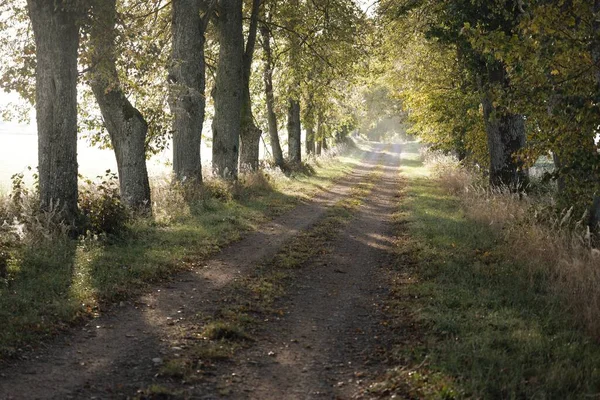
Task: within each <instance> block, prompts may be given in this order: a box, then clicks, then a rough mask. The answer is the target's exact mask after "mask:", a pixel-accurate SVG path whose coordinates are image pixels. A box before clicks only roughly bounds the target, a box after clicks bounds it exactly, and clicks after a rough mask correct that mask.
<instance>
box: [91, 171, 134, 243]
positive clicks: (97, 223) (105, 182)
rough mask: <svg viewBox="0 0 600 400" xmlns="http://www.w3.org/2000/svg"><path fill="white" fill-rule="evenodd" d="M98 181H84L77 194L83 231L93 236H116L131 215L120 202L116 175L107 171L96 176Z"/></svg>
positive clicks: (122, 229) (123, 228) (124, 226)
mask: <svg viewBox="0 0 600 400" xmlns="http://www.w3.org/2000/svg"><path fill="white" fill-rule="evenodd" d="M98 180H99V182H98V183H94V182H92V181H90V180H87V181H85V185H84V186H83V188H82V190H81V192H80V194H79V209H80V210H81V213H82V216H83V219H84V223H83V226H84V228H85V229H84V230H85V231H87V232H90V233H93V234H106V235H118V234H120V233H122V232H123V231H124V230H125V228H126V224H127V222H128V221H129V220H130V217H131V215H130V213H129V211H128V209H127V207H126V206H125V205H124V204H123V202H122V201H121V195H120V194H119V182H118V178H117V174H115V173H113V172H111V171H110V170H107V171H106V174H105V175H104V176H98Z"/></svg>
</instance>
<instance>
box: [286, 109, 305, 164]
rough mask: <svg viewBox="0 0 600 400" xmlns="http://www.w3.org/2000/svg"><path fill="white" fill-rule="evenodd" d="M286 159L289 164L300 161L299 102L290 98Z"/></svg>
mask: <svg viewBox="0 0 600 400" xmlns="http://www.w3.org/2000/svg"><path fill="white" fill-rule="evenodd" d="M287 129H288V160H289V161H290V164H300V163H301V162H302V155H301V152H302V142H301V140H302V128H301V126H300V102H299V101H298V100H293V99H290V100H289V102H288V123H287Z"/></svg>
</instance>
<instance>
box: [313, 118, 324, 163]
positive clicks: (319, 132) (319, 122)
mask: <svg viewBox="0 0 600 400" xmlns="http://www.w3.org/2000/svg"><path fill="white" fill-rule="evenodd" d="M323 137H324V132H323V114H321V113H320V112H319V113H318V115H317V136H316V137H315V141H316V143H317V149H316V154H317V155H318V156H320V155H321V153H322V150H323V149H322V144H323V143H322V141H321V139H322V138H323Z"/></svg>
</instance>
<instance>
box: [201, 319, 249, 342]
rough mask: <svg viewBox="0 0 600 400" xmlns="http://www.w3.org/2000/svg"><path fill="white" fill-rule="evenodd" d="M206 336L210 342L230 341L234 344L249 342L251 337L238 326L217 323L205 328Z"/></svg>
mask: <svg viewBox="0 0 600 400" xmlns="http://www.w3.org/2000/svg"><path fill="white" fill-rule="evenodd" d="M204 336H205V337H206V338H207V339H209V340H228V341H232V342H239V341H249V340H251V338H250V336H248V334H247V333H246V332H244V331H243V330H242V328H240V327H239V326H237V325H233V324H230V323H227V322H222V321H216V322H212V323H210V324H208V325H207V326H206V327H205V328H204Z"/></svg>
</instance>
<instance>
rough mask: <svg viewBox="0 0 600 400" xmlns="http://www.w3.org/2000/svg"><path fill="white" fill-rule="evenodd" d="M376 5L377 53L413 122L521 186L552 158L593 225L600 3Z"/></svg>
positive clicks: (560, 182) (599, 191)
mask: <svg viewBox="0 0 600 400" xmlns="http://www.w3.org/2000/svg"><path fill="white" fill-rule="evenodd" d="M379 4H380V6H379V11H378V14H379V15H378V17H379V26H380V27H381V32H380V38H379V40H380V41H381V43H382V49H383V51H382V52H381V54H380V57H379V58H380V59H381V60H383V61H382V62H383V63H384V64H385V65H386V67H387V70H386V76H387V82H388V84H389V85H390V87H391V88H392V90H393V92H394V94H395V95H396V96H397V98H398V99H400V101H401V102H402V105H403V107H404V109H405V110H406V111H408V113H409V118H410V119H411V122H412V124H413V126H412V130H413V131H414V132H418V134H419V135H421V136H422V137H423V138H424V139H425V140H426V141H428V142H430V143H432V144H434V146H435V147H437V148H439V149H442V150H445V151H452V152H454V153H455V154H457V155H458V157H459V158H460V159H461V160H463V162H465V163H468V164H477V165H478V166H479V167H480V168H482V170H483V171H485V173H486V174H487V175H488V177H489V182H490V184H491V185H492V186H496V187H498V186H501V187H509V188H510V189H512V190H515V191H521V190H527V187H528V174H527V169H528V167H531V166H532V165H533V164H534V163H535V162H536V160H538V159H539V158H540V157H541V156H549V157H551V158H553V161H554V164H555V167H556V168H555V169H554V172H552V173H549V174H547V175H546V178H547V179H550V180H554V181H556V182H557V184H556V187H557V196H556V198H557V200H558V203H557V205H558V206H559V208H570V207H574V209H575V210H577V212H579V213H580V214H579V215H583V214H584V212H586V213H587V214H586V215H587V217H586V218H588V222H589V224H590V225H591V226H593V227H595V226H597V224H598V222H599V220H600V197H599V195H600V179H599V178H600V154H599V152H598V127H599V126H600V102H599V100H600V1H598V0H532V1H527V2H525V1H523V0H493V1H483V0H456V1H451V2H448V1H430V0H382V1H380V2H379Z"/></svg>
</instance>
